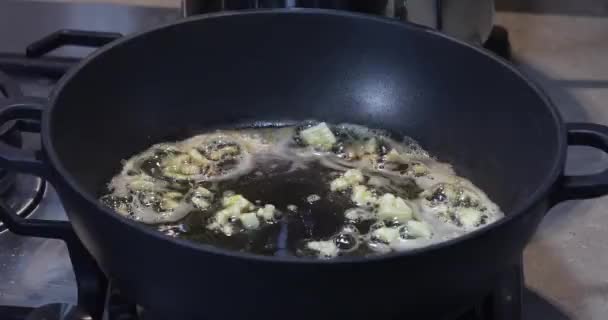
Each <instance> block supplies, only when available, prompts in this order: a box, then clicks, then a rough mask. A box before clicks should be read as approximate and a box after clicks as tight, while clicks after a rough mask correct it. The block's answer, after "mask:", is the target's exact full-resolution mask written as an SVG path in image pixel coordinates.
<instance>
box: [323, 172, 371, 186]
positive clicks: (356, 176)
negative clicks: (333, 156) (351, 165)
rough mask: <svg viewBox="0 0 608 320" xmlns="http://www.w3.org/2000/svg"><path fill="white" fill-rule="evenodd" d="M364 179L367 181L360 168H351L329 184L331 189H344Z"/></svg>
mask: <svg viewBox="0 0 608 320" xmlns="http://www.w3.org/2000/svg"><path fill="white" fill-rule="evenodd" d="M363 181H365V178H364V177H363V173H361V171H360V170H357V169H350V170H346V172H344V174H343V175H342V176H340V177H338V178H336V179H334V180H333V181H332V182H331V183H330V184H329V188H330V189H331V191H342V190H346V189H348V188H349V187H352V186H354V185H357V184H360V183H362V182H363Z"/></svg>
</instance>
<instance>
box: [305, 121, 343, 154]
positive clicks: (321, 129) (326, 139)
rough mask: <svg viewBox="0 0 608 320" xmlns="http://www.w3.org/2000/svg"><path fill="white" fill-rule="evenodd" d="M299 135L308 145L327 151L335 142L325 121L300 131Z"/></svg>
mask: <svg viewBox="0 0 608 320" xmlns="http://www.w3.org/2000/svg"><path fill="white" fill-rule="evenodd" d="M300 137H302V140H303V141H304V143H306V144H307V145H309V146H312V147H315V148H318V149H321V150H324V151H327V150H329V149H331V147H332V146H333V145H334V144H335V143H336V137H335V136H334V134H333V133H332V132H331V130H330V129H329V127H328V126H327V124H326V123H325V122H321V123H319V124H317V125H316V126H312V127H310V128H308V129H304V130H302V131H300Z"/></svg>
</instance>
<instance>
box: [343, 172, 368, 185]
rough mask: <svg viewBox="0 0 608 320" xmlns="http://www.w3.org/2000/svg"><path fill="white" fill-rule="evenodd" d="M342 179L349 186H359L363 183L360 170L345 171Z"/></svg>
mask: <svg viewBox="0 0 608 320" xmlns="http://www.w3.org/2000/svg"><path fill="white" fill-rule="evenodd" d="M343 177H344V180H346V182H348V183H349V184H350V185H355V184H359V183H362V182H363V181H364V177H363V173H361V170H357V169H350V170H346V172H344V175H343Z"/></svg>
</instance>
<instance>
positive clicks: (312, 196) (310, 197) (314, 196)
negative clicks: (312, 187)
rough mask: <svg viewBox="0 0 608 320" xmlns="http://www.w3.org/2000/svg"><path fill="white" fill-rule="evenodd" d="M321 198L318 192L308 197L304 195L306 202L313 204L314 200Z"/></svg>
mask: <svg viewBox="0 0 608 320" xmlns="http://www.w3.org/2000/svg"><path fill="white" fill-rule="evenodd" d="M319 200H321V197H320V196H319V195H318V194H311V195H309V196H308V197H306V202H308V203H310V204H313V203H314V202H317V201H319Z"/></svg>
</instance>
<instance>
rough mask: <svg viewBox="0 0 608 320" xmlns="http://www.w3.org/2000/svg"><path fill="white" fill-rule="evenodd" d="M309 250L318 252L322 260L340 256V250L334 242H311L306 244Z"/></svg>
mask: <svg viewBox="0 0 608 320" xmlns="http://www.w3.org/2000/svg"><path fill="white" fill-rule="evenodd" d="M306 247H308V249H311V250H314V251H317V252H318V253H319V257H321V258H333V257H336V256H337V255H338V252H339V249H338V247H337V246H336V244H335V243H334V241H332V240H327V241H311V242H309V243H307V244H306Z"/></svg>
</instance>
